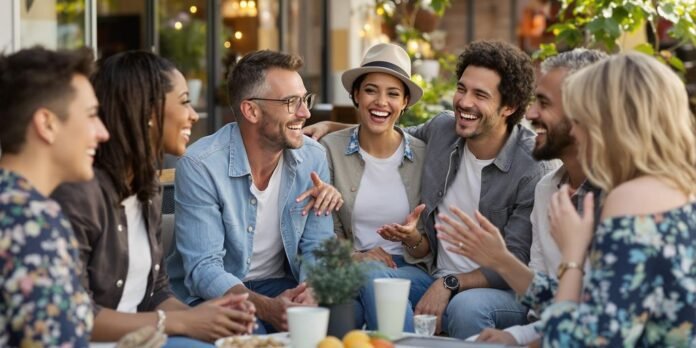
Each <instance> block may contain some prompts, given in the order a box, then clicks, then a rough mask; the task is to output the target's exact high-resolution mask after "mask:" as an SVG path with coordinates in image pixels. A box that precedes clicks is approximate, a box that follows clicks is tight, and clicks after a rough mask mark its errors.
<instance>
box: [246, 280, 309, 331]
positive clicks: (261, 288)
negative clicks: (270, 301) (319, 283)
mask: <svg viewBox="0 0 696 348" xmlns="http://www.w3.org/2000/svg"><path fill="white" fill-rule="evenodd" d="M297 285H298V284H297V281H296V280H295V279H294V278H292V277H291V276H285V277H283V278H273V279H264V280H250V281H248V282H244V286H246V288H247V289H249V290H250V291H253V292H255V293H257V294H260V295H264V296H268V297H271V298H275V297H278V295H280V294H281V293H283V291H285V290H287V289H292V288H295V287H297ZM256 320H257V321H258V322H257V324H258V325H257V327H256V328H255V329H254V334H257V335H264V334H268V333H274V332H278V330H276V328H274V327H273V325H271V324H270V323H268V322H266V321H264V320H261V319H256Z"/></svg>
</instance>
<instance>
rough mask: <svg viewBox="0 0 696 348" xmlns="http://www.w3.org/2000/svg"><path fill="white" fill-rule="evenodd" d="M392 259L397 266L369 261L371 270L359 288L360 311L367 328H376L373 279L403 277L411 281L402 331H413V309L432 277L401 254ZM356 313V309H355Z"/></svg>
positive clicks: (430, 282) (393, 256)
mask: <svg viewBox="0 0 696 348" xmlns="http://www.w3.org/2000/svg"><path fill="white" fill-rule="evenodd" d="M392 259H393V260H394V262H395V263H396V265H397V267H398V268H395V269H394V268H388V267H386V266H385V265H384V264H382V263H380V262H371V263H370V266H372V268H371V270H370V271H369V272H367V275H366V279H367V282H366V283H365V285H364V286H363V287H362V288H361V289H360V295H359V300H360V304H361V305H362V312H363V317H364V320H365V323H366V324H367V329H368V330H377V329H378V327H377V306H376V303H375V286H374V283H373V280H374V279H376V278H403V279H409V280H410V281H411V288H410V289H409V292H408V301H409V302H408V305H407V306H406V317H405V320H404V331H405V332H413V331H414V329H413V309H414V308H415V305H417V304H418V301H420V298H421V297H422V296H423V294H424V293H425V291H426V290H428V288H429V287H430V284H432V282H433V278H432V277H431V276H430V275H429V274H428V273H426V272H425V271H423V270H421V269H420V268H418V267H415V266H411V265H409V264H407V263H406V262H405V261H404V257H403V256H401V255H392ZM356 313H357V311H356Z"/></svg>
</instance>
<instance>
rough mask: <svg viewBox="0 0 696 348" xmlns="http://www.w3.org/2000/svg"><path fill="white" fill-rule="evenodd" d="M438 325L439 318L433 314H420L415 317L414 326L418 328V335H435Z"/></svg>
mask: <svg viewBox="0 0 696 348" xmlns="http://www.w3.org/2000/svg"><path fill="white" fill-rule="evenodd" d="M436 324H437V316H434V315H431V314H419V315H414V316H413V326H414V327H415V328H416V335H422V336H432V335H434V334H435V326H436Z"/></svg>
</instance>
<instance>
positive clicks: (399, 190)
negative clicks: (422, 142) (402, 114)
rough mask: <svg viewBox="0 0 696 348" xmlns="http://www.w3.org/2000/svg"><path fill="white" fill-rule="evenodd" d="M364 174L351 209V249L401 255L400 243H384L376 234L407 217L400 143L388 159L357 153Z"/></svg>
mask: <svg viewBox="0 0 696 348" xmlns="http://www.w3.org/2000/svg"><path fill="white" fill-rule="evenodd" d="M360 155H361V156H362V158H363V160H364V161H365V171H364V172H363V175H362V178H361V179H360V188H359V189H358V192H357V195H356V196H355V204H354V206H353V216H352V218H351V221H352V224H353V226H352V227H353V239H354V243H353V248H354V249H355V250H360V251H364V250H370V249H372V248H376V247H382V249H384V251H386V252H388V253H389V254H392V255H403V253H404V248H403V247H402V246H401V243H399V242H392V241H388V240H385V239H383V238H382V237H381V236H380V235H379V234H377V230H378V229H379V228H380V227H382V225H385V224H392V223H403V221H404V220H405V219H406V215H408V213H409V205H408V196H406V187H404V182H403V181H402V180H401V175H400V174H399V165H401V161H402V159H403V157H404V149H403V142H402V146H399V147H398V149H397V150H396V151H394V153H393V154H392V155H391V156H389V157H388V158H376V157H373V156H371V155H370V154H369V153H367V152H366V151H364V150H363V149H362V148H361V149H360Z"/></svg>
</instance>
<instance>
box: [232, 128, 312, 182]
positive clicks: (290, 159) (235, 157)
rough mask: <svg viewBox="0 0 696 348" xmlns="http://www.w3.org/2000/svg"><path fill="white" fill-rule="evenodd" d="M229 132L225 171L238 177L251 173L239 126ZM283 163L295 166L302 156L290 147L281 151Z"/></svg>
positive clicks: (300, 161)
mask: <svg viewBox="0 0 696 348" xmlns="http://www.w3.org/2000/svg"><path fill="white" fill-rule="evenodd" d="M230 131H231V132H232V134H230V166H229V168H228V170H227V173H228V175H229V176H231V177H240V176H245V175H251V167H249V157H248V156H247V152H246V148H245V147H244V141H243V140H242V135H241V131H240V130H239V126H236V127H231V130H230ZM283 156H284V157H283V158H284V159H285V161H284V163H285V165H286V166H291V167H295V166H297V165H298V164H300V163H302V157H300V155H299V154H298V153H297V151H293V150H292V149H286V150H284V151H283Z"/></svg>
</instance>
